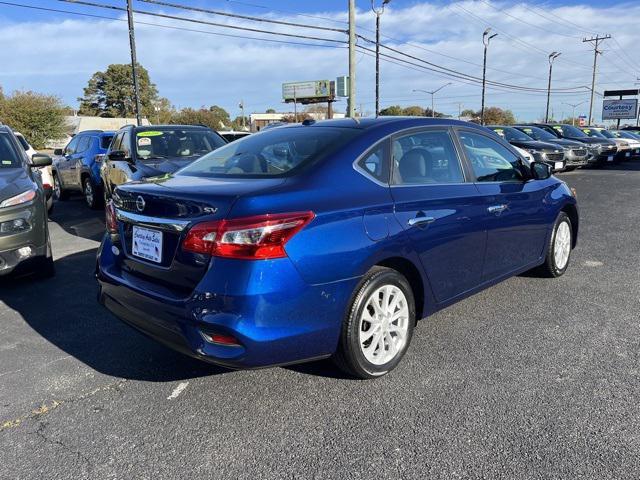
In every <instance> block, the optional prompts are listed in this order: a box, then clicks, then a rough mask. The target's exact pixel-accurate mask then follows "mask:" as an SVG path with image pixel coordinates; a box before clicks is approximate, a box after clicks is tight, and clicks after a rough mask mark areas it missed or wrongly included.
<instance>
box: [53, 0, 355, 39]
mask: <svg viewBox="0 0 640 480" xmlns="http://www.w3.org/2000/svg"><path fill="white" fill-rule="evenodd" d="M58 1H59V2H63V3H71V4H74V5H84V6H88V7H96V8H104V9H107V10H117V11H126V9H125V8H122V7H116V6H113V5H104V4H100V3H93V2H87V1H84V0H58ZM133 12H134V13H136V14H138V15H147V16H152V17H160V18H167V19H169V20H178V21H182V22H190V23H197V24H201V25H210V26H213V27H220V28H230V29H233V30H243V31H246V32H254V33H264V34H267V35H280V36H284V37H290V38H303V39H305V40H317V41H322V42H332V43H345V42H344V41H343V40H335V39H330V38H321V37H313V36H310V35H299V34H294V33H284V32H272V31H270V30H262V29H259V28H251V27H240V26H237V25H228V24H224V23H216V22H209V21H205V20H196V19H193V18H185V17H178V16H176V15H168V14H166V13H157V12H148V11H146V10H133Z"/></svg>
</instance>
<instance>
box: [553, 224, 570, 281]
mask: <svg viewBox="0 0 640 480" xmlns="http://www.w3.org/2000/svg"><path fill="white" fill-rule="evenodd" d="M570 253H571V227H569V223H568V222H566V221H563V222H561V223H560V225H558V229H557V230H556V239H555V242H554V244H553V260H554V261H555V262H556V267H557V268H558V269H559V270H562V269H563V268H564V267H566V266H567V262H568V261H569V254H570Z"/></svg>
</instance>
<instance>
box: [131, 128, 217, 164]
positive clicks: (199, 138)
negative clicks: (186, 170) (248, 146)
mask: <svg viewBox="0 0 640 480" xmlns="http://www.w3.org/2000/svg"><path fill="white" fill-rule="evenodd" d="M222 145H226V142H225V141H224V140H223V139H222V138H221V137H220V136H219V135H216V134H215V133H213V132H212V131H210V130H205V129H162V130H160V129H157V130H153V129H148V130H137V131H136V139H135V147H136V154H137V157H138V160H143V161H144V160H153V159H164V158H197V157H201V156H202V155H205V154H207V153H209V152H211V151H213V150H215V149H216V148H218V147H221V146H222Z"/></svg>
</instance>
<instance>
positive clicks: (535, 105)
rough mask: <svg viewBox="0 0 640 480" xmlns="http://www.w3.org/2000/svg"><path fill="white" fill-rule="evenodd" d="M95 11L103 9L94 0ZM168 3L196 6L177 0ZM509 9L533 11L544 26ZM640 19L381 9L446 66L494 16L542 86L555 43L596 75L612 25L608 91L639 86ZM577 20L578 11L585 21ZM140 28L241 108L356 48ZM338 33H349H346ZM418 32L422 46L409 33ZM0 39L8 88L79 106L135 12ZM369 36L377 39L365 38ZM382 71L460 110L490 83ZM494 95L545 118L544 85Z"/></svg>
mask: <svg viewBox="0 0 640 480" xmlns="http://www.w3.org/2000/svg"><path fill="white" fill-rule="evenodd" d="M500 10H503V11H500ZM87 11H90V12H91V13H103V12H96V11H95V9H94V10H87ZM534 12H535V13H534ZM167 13H171V14H174V15H175V14H178V15H183V16H191V15H190V14H186V13H180V12H176V11H175V10H172V11H170V12H169V11H167ZM505 13H506V14H509V15H512V16H513V17H517V18H520V19H524V20H525V21H526V22H528V23H529V24H532V25H535V26H536V27H534V26H530V25H527V24H524V23H522V22H521V21H518V20H517V19H515V18H512V17H509V16H508V15H505ZM318 15H322V16H323V17H330V18H332V19H335V20H341V21H343V20H344V19H345V17H346V15H345V14H344V13H341V14H331V13H323V14H318ZM268 17H273V18H279V19H282V17H281V15H279V14H275V13H274V14H270V15H268ZM191 18H200V19H208V20H210V21H215V22H219V23H233V24H244V25H247V26H251V27H253V28H266V29H271V30H274V28H273V27H271V26H265V25H264V24H255V23H250V22H246V21H238V20H233V21H230V20H229V19H224V18H222V19H221V18H220V17H211V16H209V17H205V16H202V15H196V16H193V17H191ZM638 18H640V4H638V3H637V2H636V3H629V4H627V5H618V6H606V5H597V4H596V3H595V2H592V4H590V5H586V4H585V5H581V6H564V7H563V6H558V7H555V8H553V9H546V10H542V11H541V10H539V9H537V7H534V6H533V5H532V4H525V3H517V4H513V3H510V4H506V3H498V2H492V3H491V4H488V3H487V2H484V1H461V2H452V3H450V4H448V5H439V4H434V3H426V2H424V3H416V4H415V5H413V6H410V7H407V8H393V4H392V8H388V9H387V11H385V13H384V15H383V17H382V27H383V34H384V35H387V36H388V37H391V38H393V39H396V40H399V41H394V40H389V39H384V41H385V42H386V43H388V44H389V45H390V46H393V47H394V48H399V49H402V50H403V51H405V52H408V53H411V54H412V55H415V56H417V57H420V58H423V59H425V60H428V61H430V62H433V63H436V64H439V65H442V66H445V67H447V68H451V69H455V70H458V71H462V72H465V73H468V74H471V75H475V76H481V74H482V70H481V62H482V42H481V35H482V31H483V30H484V29H485V28H486V27H487V26H489V25H490V24H491V25H493V26H494V29H495V31H497V32H498V33H499V36H498V37H497V38H496V39H494V40H493V41H492V44H491V46H490V50H489V62H488V64H489V70H488V78H489V79H491V80H494V81H500V82H505V83H513V84H518V85H526V86H530V87H537V88H545V87H546V78H547V69H548V63H547V60H546V54H545V52H551V51H553V50H559V51H561V52H562V56H561V57H560V58H559V59H558V61H557V63H556V64H555V65H554V88H566V87H572V86H577V85H588V84H590V81H591V72H590V66H591V63H592V61H593V53H592V52H593V51H592V49H591V47H590V46H589V45H587V44H584V43H582V42H581V38H582V37H583V36H584V35H588V33H587V32H585V30H587V31H594V32H595V31H598V32H609V33H612V34H613V35H614V36H615V40H616V41H617V43H616V42H614V41H613V40H609V41H606V42H605V43H604V44H603V49H604V51H605V54H604V55H603V56H602V57H600V59H599V63H600V74H599V82H598V87H597V88H598V90H600V91H601V90H603V89H606V88H618V87H620V88H623V87H624V88H632V87H633V84H634V81H635V75H636V73H638V72H636V71H634V67H635V68H640V51H639V50H638V49H637V48H636V47H635V45H634V44H635V42H634V40H635V38H636V29H637V26H636V23H637V19H638ZM136 19H137V20H138V21H142V22H153V23H163V24H170V25H175V26H181V27H185V28H192V29H199V30H208V31H211V32H221V33H231V34H239V35H247V36H258V34H251V33H246V32H238V31H230V30H226V29H220V28H214V27H209V26H205V25H196V24H189V23H178V22H175V21H170V20H166V19H154V18H149V17H146V16H142V15H138V16H137V17H136ZM558 19H565V20H566V21H562V20H558ZM285 20H288V21H294V22H301V23H317V24H323V25H326V26H331V27H335V26H337V24H336V23H330V22H324V21H322V20H319V19H312V18H307V17H297V16H292V17H290V18H285ZM566 22H576V23H578V24H580V25H581V26H582V27H583V29H580V28H577V27H572V26H571V25H570V24H569V23H566ZM358 23H359V24H360V26H361V27H363V28H366V29H371V28H372V27H373V16H372V15H371V13H370V12H368V11H361V12H359V15H358ZM277 30H278V31H282V32H292V33H293V32H295V33H303V34H308V35H316V36H326V35H327V32H317V31H314V30H295V31H294V30H292V29H291V28H290V27H286V26H279V27H277ZM551 32H557V33H551ZM359 33H361V34H362V35H364V36H367V37H373V35H374V34H373V32H371V31H369V30H365V29H361V30H360V32H359ZM136 36H137V41H138V57H139V61H140V62H141V63H142V64H143V65H144V66H145V67H146V68H147V69H148V70H149V71H150V73H151V77H152V79H153V81H154V82H155V83H156V84H157V85H158V88H159V90H160V93H161V95H163V96H166V97H168V98H169V99H170V100H171V101H172V102H173V103H175V104H176V105H177V106H181V107H185V106H193V107H198V106H200V105H211V104H218V105H221V106H223V107H225V108H227V109H228V110H229V111H230V112H231V113H232V115H235V114H237V113H238V111H237V110H238V109H237V103H238V101H239V100H240V99H244V101H245V104H246V105H247V109H248V111H254V110H255V111H264V109H265V108H268V107H274V108H282V106H281V104H280V102H281V101H280V92H281V90H280V85H281V83H282V82H285V81H291V80H306V79H313V78H318V79H321V78H331V79H332V78H335V77H336V76H338V75H342V74H346V73H347V50H346V49H334V48H313V47H308V46H301V45H286V44H277V43H266V42H259V41H255V40H246V39H240V38H229V37H224V36H216V35H207V34H203V33H195V32H185V31H179V30H170V29H164V28H158V27H152V26H146V25H139V26H138V27H137V31H136ZM331 36H332V38H344V37H343V36H341V35H340V34H335V35H331ZM269 38H271V37H269ZM274 38H277V37H274ZM285 40H286V39H285ZM291 40H292V41H301V42H305V40H296V39H291ZM407 41H408V42H411V43H412V44H414V45H416V46H408V45H406V44H403V43H402V42H407ZM0 42H1V44H2V45H11V48H4V49H2V50H0V62H1V64H2V65H3V68H2V70H0V84H1V85H3V87H4V88H5V90H7V91H11V90H14V89H33V90H37V91H42V92H46V93H52V94H57V95H60V96H61V97H62V98H63V99H64V101H65V102H67V103H69V104H72V105H73V104H75V99H76V97H78V96H80V95H81V94H82V88H83V87H84V86H85V85H86V82H87V80H88V78H89V77H90V76H91V74H92V73H94V72H95V71H97V70H101V69H104V68H105V67H106V65H108V64H109V63H125V62H128V60H129V44H128V36H127V29H126V22H123V21H117V20H114V21H108V20H95V19H84V18H70V19H69V20H65V21H62V22H58V21H56V22H49V23H46V22H30V21H24V22H22V23H13V24H8V23H6V22H4V23H2V24H0ZM522 42H524V43H522ZM359 43H360V44H362V45H364V46H368V47H371V45H367V44H366V43H365V42H362V41H360V42H359ZM527 44H532V45H533V46H528V45H527ZM534 46H535V47H537V48H539V49H540V51H538V50H536V49H535V48H534ZM424 49H427V50H429V51H426V50H424ZM622 50H624V53H623V52H622ZM449 57H453V58H449ZM358 62H359V63H358V77H357V81H358V103H362V104H363V107H364V109H365V110H368V111H371V110H372V109H373V105H374V104H373V100H374V96H373V93H374V85H373V80H374V61H373V58H370V57H368V56H365V55H362V54H358ZM416 63H418V62H416ZM418 70H419V69H418ZM381 77H382V84H381V97H382V105H383V106H385V105H390V104H395V103H399V104H404V105H408V104H415V103H419V104H422V105H425V106H426V105H427V104H429V102H430V100H429V99H428V96H426V95H424V94H416V93H412V90H413V89H425V90H430V89H434V88H437V87H439V86H440V85H442V84H444V83H446V82H447V81H453V82H455V83H454V85H452V86H450V87H447V89H445V90H443V91H442V92H441V93H440V94H439V96H438V97H436V100H437V102H436V108H437V109H438V110H442V111H445V112H448V113H454V112H456V111H457V109H458V105H457V103H458V102H461V103H463V104H464V108H466V107H469V108H478V107H479V104H480V88H479V86H477V85H468V84H465V83H459V82H456V80H455V79H448V78H446V77H445V76H443V75H439V74H434V73H430V72H427V71H416V70H412V69H408V68H405V67H402V66H399V65H394V64H391V63H387V62H383V63H382V67H381ZM585 91H586V90H585ZM487 97H488V98H487V103H488V104H490V105H498V106H501V107H505V108H511V109H512V110H514V111H515V112H516V113H517V114H518V115H519V116H520V117H521V118H523V119H525V120H528V119H534V118H536V117H539V116H540V115H541V114H542V113H543V110H544V103H545V95H544V94H542V95H539V94H536V95H532V94H522V93H521V94H515V93H505V92H504V91H496V90H489V91H488V94H487ZM586 99H588V94H581V95H569V94H567V95H560V94H557V95H554V97H553V107H554V110H555V111H556V114H557V115H559V114H560V111H561V110H564V112H565V114H567V115H568V114H569V113H570V107H567V106H563V105H562V102H569V103H578V102H579V101H582V100H586ZM596 105H597V103H596ZM344 107H345V103H344V102H343V103H341V104H338V105H337V106H336V108H338V109H341V110H342V109H344ZM581 108H584V106H583V107H581ZM596 113H597V114H599V108H596Z"/></svg>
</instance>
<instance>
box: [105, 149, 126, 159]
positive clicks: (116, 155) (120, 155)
mask: <svg viewBox="0 0 640 480" xmlns="http://www.w3.org/2000/svg"><path fill="white" fill-rule="evenodd" d="M108 156H109V160H113V161H116V162H117V161H125V162H130V161H131V157H127V152H125V151H124V150H114V151H113V152H109V155H108Z"/></svg>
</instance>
